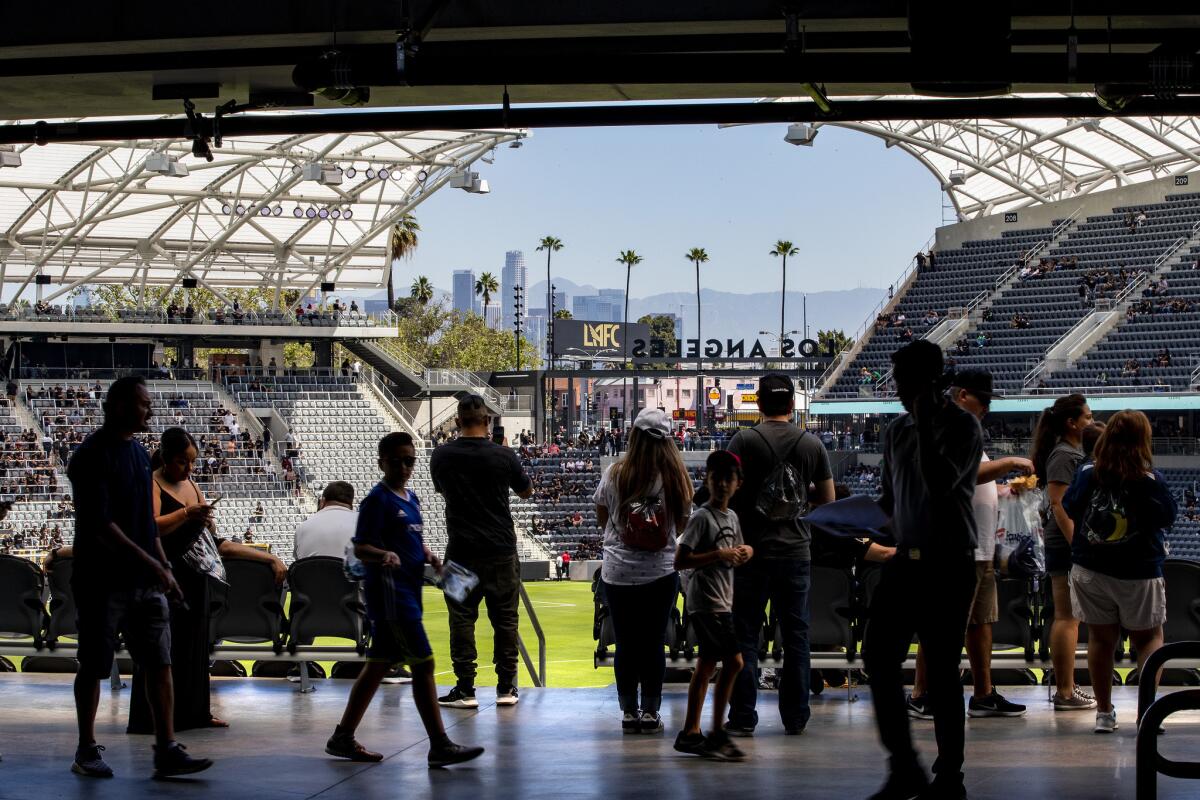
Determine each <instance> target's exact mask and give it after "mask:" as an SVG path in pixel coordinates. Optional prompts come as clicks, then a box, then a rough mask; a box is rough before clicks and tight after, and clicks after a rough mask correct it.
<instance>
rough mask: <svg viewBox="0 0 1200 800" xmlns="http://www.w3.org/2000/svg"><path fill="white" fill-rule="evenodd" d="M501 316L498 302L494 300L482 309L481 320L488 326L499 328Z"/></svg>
mask: <svg viewBox="0 0 1200 800" xmlns="http://www.w3.org/2000/svg"><path fill="white" fill-rule="evenodd" d="M502 317H503V315H502V314H501V311H500V304H499V303H498V302H496V301H495V300H493V301H492V302H490V303H488V305H487V307H486V308H484V309H483V321H484V322H486V323H487V326H488V327H489V328H496V329H499V327H500V320H501V319H502Z"/></svg>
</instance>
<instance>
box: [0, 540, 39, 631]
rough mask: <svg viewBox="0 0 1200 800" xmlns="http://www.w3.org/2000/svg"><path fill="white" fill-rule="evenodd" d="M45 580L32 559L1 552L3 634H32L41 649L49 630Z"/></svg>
mask: <svg viewBox="0 0 1200 800" xmlns="http://www.w3.org/2000/svg"><path fill="white" fill-rule="evenodd" d="M44 589H45V579H44V576H43V575H42V571H41V570H40V569H38V567H37V565H36V564H34V563H33V562H32V561H29V560H27V559H24V558H19V557H18V556H11V555H0V633H6V634H14V635H18V636H30V637H33V643H34V646H35V647H37V648H38V649H41V647H42V644H43V642H44V639H43V636H44V632H45V630H46V609H45V607H44V606H43V605H42V592H43V590H44Z"/></svg>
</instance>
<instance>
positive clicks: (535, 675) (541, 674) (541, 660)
mask: <svg viewBox="0 0 1200 800" xmlns="http://www.w3.org/2000/svg"><path fill="white" fill-rule="evenodd" d="M517 586H518V588H519V589H520V591H521V603H522V604H523V605H524V606H525V613H526V614H528V615H529V624H530V625H532V626H533V633H534V635H535V636H537V640H538V668H537V670H536V671H535V670H534V668H533V661H532V660H531V659H530V658H529V650H528V649H526V647H525V641H524V640H523V639H522V638H521V634H520V632H518V633H517V649H518V650H520V651H521V658H522V659H523V660H524V661H525V668H526V669H528V670H529V675H530V677H531V678H532V679H533V685H534V686H536V687H538V688H539V689H543V688H545V686H546V634H545V633H543V632H542V624H541V623H540V622H539V621H538V616H537V612H536V611H534V610H533V603H532V602H530V600H529V593H528V592H526V591H525V584H524V583H518V584H517Z"/></svg>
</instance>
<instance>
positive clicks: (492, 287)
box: [475, 272, 500, 317]
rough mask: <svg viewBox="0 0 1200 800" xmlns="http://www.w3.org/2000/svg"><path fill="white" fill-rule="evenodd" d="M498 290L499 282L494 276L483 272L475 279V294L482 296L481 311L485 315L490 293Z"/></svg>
mask: <svg viewBox="0 0 1200 800" xmlns="http://www.w3.org/2000/svg"><path fill="white" fill-rule="evenodd" d="M498 291H500V283H499V281H497V280H496V276H495V275H493V274H492V273H490V272H485V273H483V274H482V275H480V276H479V277H478V278H477V279H476V280H475V294H478V295H482V296H483V313H484V316H485V317H486V316H487V307H488V306H489V305H491V302H492V295H494V294H495V293H496V292H498Z"/></svg>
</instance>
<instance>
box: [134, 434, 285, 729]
mask: <svg viewBox="0 0 1200 800" xmlns="http://www.w3.org/2000/svg"><path fill="white" fill-rule="evenodd" d="M196 455H197V452H196V441H195V439H193V438H192V436H191V434H189V433H188V432H187V431H185V430H183V429H182V428H167V429H166V430H165V431H163V434H162V437H161V438H160V439H159V447H158V450H157V451H156V452H155V454H154V456H153V458H152V459H151V466H153V467H154V474H153V476H152V477H153V479H154V490H153V491H154V494H153V502H154V521H155V524H156V525H157V526H158V534H159V539H160V541H161V543H162V548H163V552H164V553H165V554H166V556H167V559H168V560H169V561H170V563H171V571H172V573H173V574H174V575H175V579H176V581H178V583H179V588H180V591H182V592H183V602H182V603H180V604H178V605H177V606H176V607H175V608H174V609H173V610H172V612H171V679H172V682H173V683H174V687H175V730H177V731H183V730H189V729H192V728H227V727H229V724H228V723H227V722H225V721H224V720H222V719H219V718H217V717H214V716H213V714H212V710H211V709H210V707H209V705H210V695H209V671H208V670H209V661H210V660H211V659H210V653H209V648H210V647H211V646H212V637H211V636H210V635H209V616H210V615H209V611H208V610H209V606H210V596H211V592H210V589H211V583H210V582H211V578H210V577H209V575H208V574H207V573H206V572H203V571H201V570H200V569H199V568H198V567H197V566H196V561H195V559H191V558H189V557H188V555H187V554H188V552H189V551H190V550H191V549H192V547H193V546H194V545H196V543H197V542H198V541H199V540H200V538H201V537H203V536H205V535H206V531H213V530H215V528H214V525H213V522H212V511H213V507H212V506H211V505H209V504H208V502H207V500H206V499H205V497H204V493H203V492H201V491H200V487H199V486H197V485H196V482H195V481H193V480H192V477H191V476H192V465H193V464H195V463H196ZM212 542H213V544H215V545H216V553H217V554H218V555H219V556H221V557H222V558H244V559H248V560H250V561H262V562H264V563H266V564H268V565H269V566H270V567H271V570H272V572H273V573H274V575H275V583H276V584H277V585H279V586H282V585H283V582H284V579H285V578H287V567H286V566H285V565H284V563H283V562H282V561H281V560H280V559H279V558H278V557H277V556H274V555H271V554H270V553H269V552H267V551H266V550H260V549H258V548H255V547H246V546H245V545H242V544H238V543H236V542H232V541H229V540H228V539H222V538H219V537H214V538H213V540H212ZM146 678H147V675H146V672H145V671H144V670H141V669H138V670H135V671H134V674H133V690H132V691H131V692H130V695H129V726H128V728H127V729H126V730H127V732H128V733H153V732H154V719H153V717H152V715H151V710H150V705H149V703H147V702H146V688H147V687H146V685H145V684H146Z"/></svg>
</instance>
